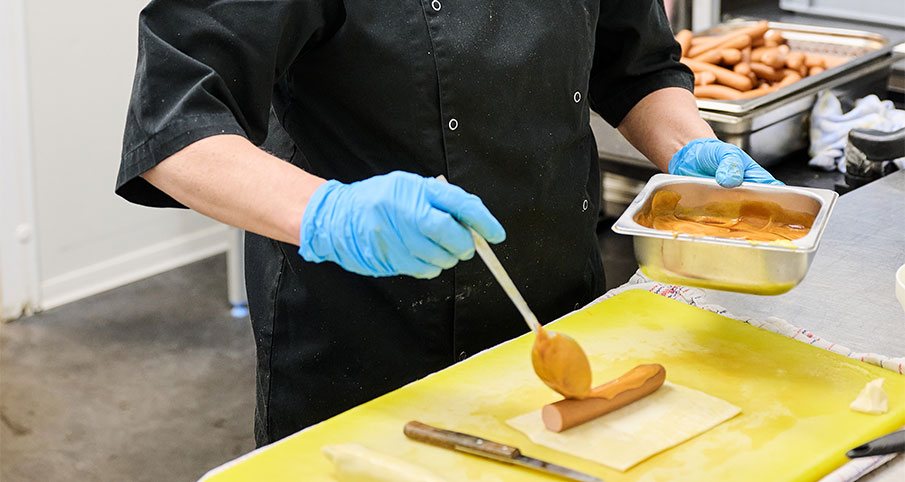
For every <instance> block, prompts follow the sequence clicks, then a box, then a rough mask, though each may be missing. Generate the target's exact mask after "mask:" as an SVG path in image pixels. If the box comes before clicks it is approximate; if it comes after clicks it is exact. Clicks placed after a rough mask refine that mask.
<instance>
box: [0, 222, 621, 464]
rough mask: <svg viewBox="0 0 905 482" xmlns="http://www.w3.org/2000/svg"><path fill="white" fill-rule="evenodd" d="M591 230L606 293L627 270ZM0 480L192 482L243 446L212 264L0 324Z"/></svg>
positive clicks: (247, 400) (235, 353)
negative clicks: (597, 244)
mask: <svg viewBox="0 0 905 482" xmlns="http://www.w3.org/2000/svg"><path fill="white" fill-rule="evenodd" d="M612 222H613V220H606V221H603V222H601V224H600V226H599V227H598V233H599V236H600V244H601V249H602V251H603V255H604V263H605V266H606V275H607V286H608V287H613V286H618V285H620V284H622V283H624V282H625V281H626V280H628V278H629V276H630V275H631V274H632V273H633V272H634V271H635V269H636V268H637V265H636V264H635V260H634V257H633V256H632V248H631V238H629V237H625V236H618V235H616V234H613V233H612V231H610V229H609V228H610V225H611V224H612ZM0 370H2V371H0V480H2V481H3V482H24V481H42V482H52V481H72V480H91V481H125V480H128V481H192V480H197V479H198V478H199V477H200V476H201V475H202V474H203V473H204V472H206V471H207V470H209V469H211V468H213V467H216V466H218V465H220V464H222V463H224V462H226V461H228V460H231V459H233V458H235V457H237V456H239V455H241V454H243V453H245V452H248V451H249V450H251V449H253V448H254V439H253V435H252V425H253V414H254V341H253V339H252V334H251V328H250V325H249V321H248V318H241V319H236V318H232V317H231V316H230V313H229V306H228V304H227V301H226V262H225V257H224V256H216V257H213V258H209V259H206V260H203V261H199V262H197V263H194V264H191V265H189V266H186V267H183V268H179V269H176V270H173V271H170V272H167V273H164V274H161V275H158V276H154V277H152V278H149V279H146V280H143V281H139V282H136V283H133V284H130V285H127V286H123V287H121V288H117V289H115V290H111V291H108V292H106V293H102V294H99V295H96V296H93V297H91V298H87V299H84V300H81V301H77V302H75V303H71V304H68V305H66V306H62V307H60V308H57V309H54V310H49V311H46V312H43V313H40V314H38V315H35V316H32V317H29V318H24V319H21V320H17V321H15V322H12V323H8V324H6V325H3V326H0Z"/></svg>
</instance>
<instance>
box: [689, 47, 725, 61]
mask: <svg viewBox="0 0 905 482" xmlns="http://www.w3.org/2000/svg"><path fill="white" fill-rule="evenodd" d="M694 59H695V60H697V61H698V62H707V63H708V64H718V63H720V62H721V61H722V60H723V54H722V53H721V51H720V50H719V49H713V50H708V51H707V52H704V53H703V54H701V55H698V56H697V57H695V58H694Z"/></svg>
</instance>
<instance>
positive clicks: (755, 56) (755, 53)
mask: <svg viewBox="0 0 905 482" xmlns="http://www.w3.org/2000/svg"><path fill="white" fill-rule="evenodd" d="M774 48H776V47H756V48H753V49H751V61H752V62H760V60H761V58H762V57H763V56H764V52H766V51H768V50H772V49H774Z"/></svg>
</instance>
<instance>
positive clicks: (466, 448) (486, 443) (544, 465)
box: [402, 421, 603, 482]
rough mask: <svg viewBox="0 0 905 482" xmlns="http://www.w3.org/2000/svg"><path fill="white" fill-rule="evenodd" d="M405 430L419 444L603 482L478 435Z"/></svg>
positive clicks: (413, 426)
mask: <svg viewBox="0 0 905 482" xmlns="http://www.w3.org/2000/svg"><path fill="white" fill-rule="evenodd" d="M402 431H403V432H404V433H405V436H406V437H408V438H410V439H412V440H417V441H418V442H424V443H428V444H431V445H436V446H438V447H443V448H446V449H451V450H458V451H460V452H466V453H469V454H472V455H479V456H481V457H486V458H488V459H493V460H496V461H499V462H505V463H507V464H515V465H521V466H522V467H528V468H530V469H534V470H539V471H541V472H546V473H548V474H553V475H558V476H559V477H563V478H566V479H571V480H579V481H581V482H603V480H602V479H598V478H597V477H594V476H591V475H588V474H585V473H582V472H578V471H576V470H572V469H569V468H566V467H563V466H561V465H556V464H551V463H549V462H544V461H543V460H538V459H535V458H531V457H526V456H524V455H522V453H521V452H520V451H519V449H517V448H515V447H510V446H509V445H503V444H500V443H497V442H492V441H490V440H486V439H482V438H480V437H475V436H474V435H468V434H465V433H460V432H453V431H451V430H443V429H441V428H437V427H432V426H430V425H427V424H424V423H421V422H417V421H411V422H409V423H407V424H405V428H404V429H403V430H402Z"/></svg>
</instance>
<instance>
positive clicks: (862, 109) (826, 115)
mask: <svg viewBox="0 0 905 482" xmlns="http://www.w3.org/2000/svg"><path fill="white" fill-rule="evenodd" d="M902 127H905V111H903V110H898V109H896V108H895V106H894V105H893V103H892V101H889V100H880V98H879V97H877V96H876V95H869V96H867V97H864V98H861V99H858V100H857V101H856V102H855V107H854V108H852V110H850V111H848V112H845V113H843V112H842V104H841V103H840V102H839V99H837V98H836V96H835V95H833V94H832V93H831V92H830V91H828V90H827V91H823V92H821V93H820V95H819V96H818V97H817V102H815V103H814V107H813V108H811V127H810V136H811V148H810V150H809V151H808V152H809V154H810V155H811V160H810V161H809V162H808V165H810V166H812V167H819V168H821V169H824V170H827V171H832V170H834V169H839V171H841V172H845V156H844V155H843V149H844V148H845V143H846V141H847V140H848V132H849V131H850V130H852V129H856V128H867V129H874V130H877V131H881V132H892V131H894V130H897V129H901V128H902ZM892 162H894V163H895V164H896V165H897V166H898V167H899V169H905V158H899V159H895V160H894V161H892Z"/></svg>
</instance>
